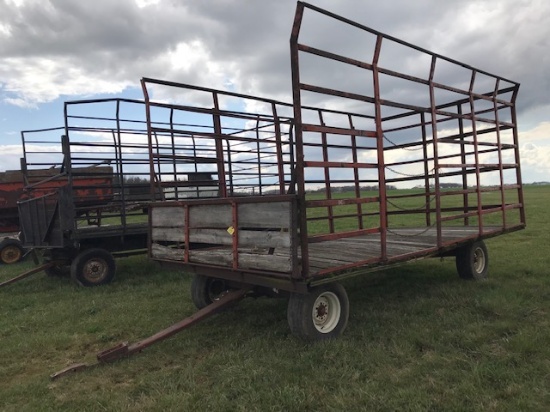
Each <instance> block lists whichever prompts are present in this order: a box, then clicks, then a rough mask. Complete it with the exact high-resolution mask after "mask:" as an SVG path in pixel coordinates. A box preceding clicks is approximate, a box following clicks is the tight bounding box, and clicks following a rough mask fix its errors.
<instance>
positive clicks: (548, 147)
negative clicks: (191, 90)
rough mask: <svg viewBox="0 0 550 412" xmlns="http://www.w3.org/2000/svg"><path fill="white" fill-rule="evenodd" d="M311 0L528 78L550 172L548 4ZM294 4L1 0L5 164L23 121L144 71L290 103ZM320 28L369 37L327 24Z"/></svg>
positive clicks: (327, 34)
mask: <svg viewBox="0 0 550 412" xmlns="http://www.w3.org/2000/svg"><path fill="white" fill-rule="evenodd" d="M310 2H311V3H313V4H315V5H318V6H320V7H322V8H325V9H328V10H331V11H333V12H335V13H336V14H340V15H342V16H345V17H348V18H351V19H353V20H355V21H358V22H360V23H362V24H364V25H366V26H369V27H372V28H374V29H377V30H380V31H382V32H384V33H386V34H389V35H392V36H395V37H398V38H402V39H404V40H407V41H409V42H411V43H414V44H417V45H419V46H421V47H424V48H426V49H429V50H432V51H434V52H437V53H439V54H442V55H446V56H449V57H452V58H454V59H457V60H460V61H463V62H465V63H467V64H469V65H471V66H474V67H476V68H479V69H483V70H486V71H488V72H491V73H495V74H498V75H501V76H503V77H505V78H508V79H511V80H514V81H517V82H520V83H521V88H520V94H519V99H518V114H519V130H520V138H521V147H522V166H523V177H524V180H525V181H526V182H532V181H541V180H550V57H549V55H550V53H549V51H550V40H549V39H550V28H549V27H550V25H549V24H548V17H550V2H548V1H547V0H513V1H512V0H461V1H458V0H453V1H441V0H415V1H411V0H386V1H384V2H376V1H368V0H339V1H329V0H311V1H310ZM295 8H296V2H295V1H293V0H277V1H268V0H168V1H167V0H116V1H114V0H94V1H74V0H50V1H48V0H0V170H5V169H14V168H18V167H19V163H18V157H20V155H21V149H20V144H19V132H20V130H25V129H36V128H45V127H53V126H59V125H61V124H62V122H63V117H62V116H63V111H62V109H63V105H62V102H63V101H64V100H74V99H81V98H84V97H85V98H89V97H95V96H99V97H107V96H113V97H114V96H117V97H118V96H128V97H133V98H140V97H141V89H140V88H139V79H140V78H142V77H153V78H160V79H166V80H172V81H178V82H184V83H190V84H197V85H201V86H207V87H213V88H221V89H224V88H225V89H230V90H234V91H237V92H241V93H249V94H254V95H260V96H265V97H271V98H276V99H280V100H284V101H290V100H291V84H290V59H289V36H290V29H291V25H292V22H293V16H294V11H295ZM311 30H312V35H313V36H319V37H322V38H333V39H337V40H343V41H344V43H346V42H347V43H349V47H361V44H356V42H354V41H353V39H349V42H348V41H347V39H340V38H339V36H344V35H345V33H340V32H339V31H337V30H336V31H334V30H332V28H329V27H325V26H323V25H321V24H320V25H318V26H315V27H313V28H312V29H311ZM357 43H359V42H357Z"/></svg>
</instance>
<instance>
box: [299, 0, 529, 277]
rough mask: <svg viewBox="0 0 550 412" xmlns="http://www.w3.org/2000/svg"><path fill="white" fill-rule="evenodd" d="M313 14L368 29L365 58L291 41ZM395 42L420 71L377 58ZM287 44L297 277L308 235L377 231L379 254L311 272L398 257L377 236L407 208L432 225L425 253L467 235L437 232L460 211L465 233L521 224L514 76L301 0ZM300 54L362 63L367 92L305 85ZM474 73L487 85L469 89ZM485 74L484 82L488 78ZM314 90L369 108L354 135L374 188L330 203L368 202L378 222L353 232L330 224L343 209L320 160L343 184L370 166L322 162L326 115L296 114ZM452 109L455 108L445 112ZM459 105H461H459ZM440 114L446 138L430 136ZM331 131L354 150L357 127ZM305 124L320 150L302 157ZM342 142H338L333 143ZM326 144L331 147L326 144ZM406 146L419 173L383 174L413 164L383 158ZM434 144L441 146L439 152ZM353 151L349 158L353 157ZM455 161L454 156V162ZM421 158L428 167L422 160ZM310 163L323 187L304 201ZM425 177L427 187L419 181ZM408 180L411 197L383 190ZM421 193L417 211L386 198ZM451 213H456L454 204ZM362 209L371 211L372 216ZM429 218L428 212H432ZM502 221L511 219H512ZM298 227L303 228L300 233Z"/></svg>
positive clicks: (323, 101)
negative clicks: (461, 81) (491, 219)
mask: <svg viewBox="0 0 550 412" xmlns="http://www.w3.org/2000/svg"><path fill="white" fill-rule="evenodd" d="M306 14H308V15H317V16H322V17H323V18H325V19H327V18H328V19H330V20H332V21H333V22H334V21H335V22H337V23H338V24H341V25H342V26H348V27H352V28H353V29H354V30H356V31H357V32H358V33H362V34H363V35H369V36H371V37H372V38H373V44H374V46H373V50H372V58H371V59H370V60H359V59H357V58H349V57H347V56H344V55H339V54H337V53H335V52H334V51H333V50H332V49H331V50H330V51H327V50H323V49H321V48H319V47H317V46H316V47H314V46H310V45H307V44H303V43H301V42H300V34H301V32H302V31H304V24H305V23H304V22H303V21H304V16H305V15H306ZM346 41H347V42H350V41H354V39H351V38H350V39H347V40H346ZM390 43H391V44H393V45H399V46H400V47H402V48H404V49H408V50H409V51H411V50H412V51H414V52H415V53H417V54H419V55H422V56H425V57H427V58H429V60H430V61H431V63H430V66H429V71H428V75H427V76H426V77H419V76H418V75H415V74H409V73H406V72H400V71H398V70H395V69H392V68H388V67H385V66H383V65H382V64H381V62H380V57H381V54H383V52H384V48H385V45H389V44H390ZM290 49H291V69H292V85H293V104H294V121H295V125H296V153H297V157H296V163H297V167H296V176H297V187H298V195H299V199H300V201H301V202H303V203H304V210H305V211H306V213H302V222H301V236H302V258H303V259H304V261H305V262H306V263H304V272H303V275H304V277H307V276H308V275H310V273H309V272H308V268H307V262H308V261H309V260H310V259H309V258H310V252H309V250H308V249H310V246H311V245H312V244H313V243H314V242H319V241H321V242H323V241H333V240H337V239H344V238H347V237H354V236H361V235H363V234H364V233H365V232H366V231H371V232H379V235H380V254H379V255H378V257H375V258H371V259H368V260H364V261H358V262H355V263H352V264H348V265H345V266H341V267H340V268H336V267H333V268H330V269H326V270H324V271H322V273H321V272H320V273H319V274H320V275H322V274H323V273H326V274H331V273H334V272H337V271H338V270H340V269H350V268H354V267H359V266H363V265H365V264H380V263H384V262H388V263H390V262H391V261H394V260H396V259H401V257H400V256H397V257H391V258H390V257H389V256H388V251H387V246H388V239H387V235H388V234H389V233H390V232H391V230H392V227H391V224H389V220H388V218H389V217H391V216H397V215H405V214H410V215H411V216H413V215H414V214H417V213H424V214H425V226H426V227H431V226H434V227H435V230H436V242H435V244H434V245H433V248H429V249H427V250H428V251H430V254H434V253H440V252H442V251H443V250H444V249H445V248H447V247H449V246H450V245H454V246H456V245H457V244H458V243H461V241H462V242H465V241H468V240H469V239H470V236H468V237H464V239H461V240H460V241H457V240H456V239H453V240H452V241H451V242H449V241H447V240H445V236H444V233H443V232H444V230H445V229H446V224H447V223H449V222H452V223H453V224H456V222H458V221H459V220H460V219H462V221H463V225H464V226H469V222H470V221H471V220H472V218H475V220H476V221H477V227H478V230H477V231H476V233H475V234H474V235H473V237H474V238H483V237H487V236H489V235H493V234H494V232H495V230H496V231H497V232H498V233H505V232H507V231H512V230H517V229H521V228H523V227H524V226H525V214H524V205H523V189H522V183H521V172H520V159H519V146H518V142H517V122H516V120H517V119H516V113H515V101H516V97H517V92H518V89H519V84H518V83H516V82H514V81H511V80H508V79H505V78H503V77H501V76H497V75H493V74H490V73H487V72H485V71H483V70H479V69H476V68H473V67H471V66H468V65H466V64H464V63H462V62H458V61H456V60H453V59H450V58H447V57H444V56H442V55H439V54H437V53H432V52H430V51H428V50H426V49H423V48H421V47H418V46H415V45H412V44H410V43H407V42H404V41H402V40H399V39H397V38H395V37H392V36H388V35H386V34H383V33H381V32H379V31H376V30H373V29H371V28H369V27H366V26H364V25H362V24H359V23H356V22H354V21H351V20H349V19H346V18H344V17H341V16H338V15H336V14H334V13H331V12H329V11H326V10H323V9H321V8H319V7H317V6H314V5H311V4H307V3H304V2H298V4H297V8H296V15H295V19H294V25H293V28H292V34H291V38H290ZM362 50H365V55H368V49H365V48H362ZM307 56H314V57H315V58H317V59H318V60H319V59H321V60H322V61H324V62H332V63H335V62H336V63H338V64H340V65H341V66H353V67H357V68H359V69H362V70H363V71H364V72H365V75H364V76H363V78H364V79H368V78H369V75H370V78H371V79H372V80H371V81H372V86H373V94H372V95H365V94H359V93H356V92H355V91H354V90H343V89H338V88H329V87H327V86H326V85H325V84H323V85H322V86H320V85H316V84H314V83H311V82H309V83H305V82H303V81H302V80H301V78H302V76H303V71H304V70H306V69H304V68H302V66H301V59H302V58H305V57H307ZM439 64H447V65H449V66H452V67H456V68H460V69H462V70H466V71H468V72H469V73H470V82H469V85H468V86H467V87H465V88H461V87H459V86H457V85H455V84H452V83H450V84H445V83H443V82H440V81H436V73H437V67H438V65H439ZM315 67H316V68H317V69H318V68H319V67H323V63H322V62H317V64H316V66H315ZM334 67H335V66H334V65H333V66H331V70H334ZM381 75H384V76H385V77H386V78H389V79H399V80H401V81H405V82H406V83H408V84H417V85H422V86H427V88H428V94H429V102H430V104H429V105H428V106H419V105H413V104H410V103H405V102H399V101H395V100H391V99H390V98H388V97H386V95H387V94H388V93H386V91H385V90H384V88H383V87H382V85H381V83H380V76H381ZM476 76H483V77H485V78H486V79H489V80H490V82H492V83H493V86H492V87H491V86H490V85H489V87H488V89H487V90H485V91H483V92H480V91H478V90H476V86H477V84H478V83H477V80H476ZM490 82H489V83H490ZM441 91H445V92H450V93H452V94H453V95H454V96H456V98H455V99H454V100H451V101H449V100H448V99H447V100H445V101H440V100H438V96H437V95H438V93H440V92H441ZM305 94H306V95H308V97H310V96H311V95H315V96H316V102H317V104H318V105H319V106H321V107H331V99H332V98H335V97H337V98H340V99H347V100H348V101H350V102H356V103H361V104H362V105H363V108H364V110H363V111H361V112H359V111H357V110H355V111H353V112H350V113H349V117H350V119H351V118H353V116H357V115H365V114H366V113H369V112H371V113H372V112H373V122H372V125H373V127H372V129H371V132H369V131H366V133H364V135H369V134H370V133H373V134H374V135H375V139H376V157H377V161H376V165H375V167H376V169H377V170H378V182H376V185H377V189H378V190H377V193H376V194H377V195H376V196H370V197H369V196H366V195H362V196H361V195H359V194H358V193H357V190H356V191H355V197H354V198H346V199H341V200H340V202H342V203H344V202H349V203H353V202H356V203H357V204H365V203H367V202H369V201H371V202H372V201H374V202H377V203H378V204H379V210H378V212H377V213H373V214H372V215H374V216H378V217H379V224H378V225H374V226H371V227H370V228H366V229H365V228H364V226H363V225H361V224H360V225H357V228H356V229H354V230H351V231H349V230H346V231H342V230H335V229H334V222H335V221H336V219H341V218H344V219H345V218H347V217H348V216H347V215H344V216H337V215H335V213H334V200H333V199H332V197H333V196H331V192H330V190H329V189H328V188H329V187H330V186H331V183H332V184H333V187H335V186H337V184H334V182H330V179H329V177H328V175H329V174H328V172H327V170H328V169H329V168H333V169H335V168H338V167H340V168H343V167H353V168H354V172H355V174H354V177H353V179H350V180H349V181H348V182H345V183H349V186H354V187H358V186H360V185H361V184H362V183H363V182H361V181H360V180H359V179H358V178H357V170H358V169H364V168H366V167H372V166H371V165H360V164H358V163H357V162H356V161H355V160H354V163H353V164H348V165H345V164H343V163H342V164H341V165H338V164H337V163H336V162H330V161H329V159H328V157H329V156H327V152H328V151H330V150H331V147H330V145H328V146H329V147H327V144H326V141H327V135H326V133H325V131H326V130H328V128H327V125H326V123H325V122H324V121H323V119H322V118H320V121H319V124H318V125H315V124H311V123H306V122H304V121H303V120H302V117H303V114H304V112H306V111H307V110H306V109H304V104H303V99H304V95H305ZM478 103H490V104H491V105H492V107H490V108H485V107H483V105H482V104H479V106H481V107H483V108H479V109H478V108H477V107H476V106H477V105H478ZM453 107H454V108H455V109H454V110H453ZM465 107H467V108H468V109H469V110H467V111H464V110H463V109H464V108H465ZM388 108H391V109H394V110H395V111H397V112H398V113H396V114H391V115H386V116H384V115H383V111H384V110H386V109H388ZM503 111H508V113H507V118H508V119H507V120H502V119H500V118H499V114H500V113H502V112H503ZM396 120H401V121H402V123H403V124H401V125H399V126H394V125H392V122H394V121H396ZM450 122H457V123H458V128H459V131H458V132H457V133H455V134H454V135H451V136H443V137H440V136H439V132H440V131H442V130H443V126H445V125H447V124H449V123H450ZM466 123H467V124H468V126H469V129H470V130H468V131H466V130H465V124H466ZM415 128H420V129H421V135H420V136H419V137H418V138H414V139H412V140H411V139H406V140H405V141H404V142H403V143H401V142H397V143H396V142H393V141H391V140H390V139H389V138H387V136H386V135H387V134H388V133H395V132H400V131H406V130H414V129H415ZM344 129H345V128H342V129H341V130H338V131H337V130H332V132H333V133H338V134H339V135H341V136H345V137H347V136H349V137H350V138H351V140H352V142H351V143H349V146H350V147H352V148H353V151H354V153H355V151H356V142H355V138H356V136H357V134H358V130H356V129H355V128H354V127H353V123H351V122H350V126H349V127H348V128H347V130H344ZM505 130H511V131H512V134H513V139H514V140H513V143H508V144H505V143H503V142H502V141H501V140H502V139H501V134H502V132H503V131H505ZM314 132H318V135H319V137H318V141H319V144H321V145H322V146H323V154H322V157H320V158H315V159H314V160H311V159H312V155H311V154H310V153H308V145H309V147H311V146H312V144H311V143H305V138H306V136H308V138H309V140H308V141H309V142H311V135H312V134H313V133H314ZM482 137H483V138H485V141H483V142H482V141H480V139H481V138H482ZM488 137H491V138H492V139H493V140H492V141H487V139H488ZM342 144H343V143H342ZM452 145H455V146H458V147H459V150H458V151H454V152H452V153H450V154H449V147H451V146H452ZM467 146H469V147H472V148H473V151H472V150H470V151H468V152H467V151H466V147H467ZM332 147H333V148H334V147H336V145H334V144H333V146H332ZM410 148H416V149H419V150H422V151H423V156H422V157H421V158H418V159H417V160H416V163H418V164H423V165H424V166H423V173H419V174H418V175H417V176H407V175H406V174H403V175H402V176H398V177H395V178H388V176H387V175H388V172H389V171H393V169H398V168H404V167H406V166H409V165H413V164H414V162H411V161H402V162H393V163H392V162H388V161H387V160H386V159H385V158H386V154H387V153H390V151H391V150H398V151H399V150H401V151H403V150H406V149H410ZM427 148H430V149H431V150H432V153H433V154H431V155H429V154H428V151H427ZM443 149H445V150H444V152H445V153H443V152H441V153H440V151H441V150H443ZM503 151H512V152H513V156H514V159H515V162H514V163H508V164H506V163H503V155H502V153H503ZM492 152H497V154H498V158H497V159H496V160H495V161H492V162H488V163H483V162H482V160H481V157H482V155H484V156H486V155H487V154H489V153H492ZM472 156H473V158H474V159H473V161H471V162H467V161H466V159H467V157H472ZM355 158H356V157H355V154H354V157H353V159H355ZM457 159H458V160H457ZM429 164H430V165H431V166H430V167H429V166H428V165H429ZM311 167H321V168H324V170H325V173H324V176H325V182H324V183H322V184H320V185H319V186H321V187H323V189H322V193H324V199H317V200H315V201H314V202H312V201H309V202H308V201H307V200H306V198H307V195H306V194H307V192H308V191H310V190H311V189H310V188H312V187H315V184H316V183H318V182H316V181H313V180H311V179H308V178H306V177H305V176H306V175H307V171H308V169H309V168H311ZM507 169H511V170H515V172H516V179H515V181H513V182H512V183H509V182H506V181H505V176H504V170H507ZM490 170H498V171H499V178H498V181H497V182H496V184H495V185H493V186H491V187H487V186H486V185H484V184H483V183H482V181H481V180H482V176H483V174H484V173H485V172H487V171H490ZM455 176H456V177H459V178H460V179H461V186H462V190H448V189H445V188H444V187H443V181H444V180H446V179H448V178H449V177H455ZM468 176H473V177H474V179H475V183H474V184H473V185H472V184H470V185H468V179H467V177H468ZM430 179H431V180H432V181H433V182H434V184H433V186H432V187H430V183H429V180H430ZM409 181H414V182H418V183H419V184H422V185H423V186H424V190H423V192H420V193H414V194H411V195H408V196H407V195H391V194H388V193H387V190H386V189H387V184H392V185H395V184H403V183H405V182H409ZM492 191H498V192H499V194H500V201H499V203H498V204H484V202H483V195H484V194H485V193H490V192H492ZM510 191H515V192H516V194H515V195H514V198H513V199H510V200H508V199H506V195H507V192H510ZM471 194H474V195H475V196H476V199H475V202H474V203H475V205H474V206H472V205H471V204H469V195H471ZM457 195H459V196H462V199H463V201H462V205H460V206H458V207H456V206H454V207H450V206H447V205H445V204H444V203H445V202H444V201H445V198H448V197H451V196H457ZM418 196H423V197H424V199H425V200H426V205H425V208H424V211H422V210H409V211H402V210H395V207H393V206H392V203H394V202H395V201H396V200H404V199H405V198H407V197H408V198H415V197H418ZM430 203H435V207H430ZM323 206H324V207H326V214H325V215H324V216H322V217H319V216H316V214H314V213H311V212H312V211H313V210H314V209H312V207H317V208H319V207H323ZM510 210H518V211H519V214H518V215H517V216H516V218H515V219H510V221H509V220H507V218H506V214H507V212H508V211H510ZM458 211H461V213H459V214H456V212H458ZM489 214H492V216H495V215H498V214H500V215H501V216H502V219H501V221H500V223H497V224H496V226H498V227H499V228H498V229H495V227H494V226H495V223H493V224H492V225H491V227H486V226H485V225H484V218H485V217H487V216H488V215H489ZM372 215H371V216H372ZM368 216H369V215H368V214H367V215H363V214H362V213H361V211H358V212H357V217H358V218H361V217H368ZM434 218H435V219H434ZM511 220H514V221H513V222H512V221H511ZM312 221H325V222H327V227H328V230H327V233H323V234H321V235H317V234H315V233H311V225H308V222H312ZM308 231H309V232H310V233H308ZM423 254H424V251H423V252H420V253H416V254H414V255H418V256H420V255H423Z"/></svg>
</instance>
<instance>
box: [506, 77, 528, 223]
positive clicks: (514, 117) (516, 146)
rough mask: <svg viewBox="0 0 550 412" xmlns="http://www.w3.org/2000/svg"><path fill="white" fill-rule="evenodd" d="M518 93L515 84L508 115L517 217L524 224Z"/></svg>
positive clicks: (517, 87)
mask: <svg viewBox="0 0 550 412" xmlns="http://www.w3.org/2000/svg"><path fill="white" fill-rule="evenodd" d="M518 92H519V84H516V87H515V89H514V92H513V93H512V99H511V103H512V107H511V108H510V112H511V113H510V115H511V117H512V124H513V125H514V127H513V128H512V135H513V138H514V153H515V161H516V183H517V184H518V202H519V204H520V205H521V206H520V209H519V216H520V220H521V223H523V224H525V200H524V197H523V180H522V179H521V162H520V157H519V138H518V118H517V114H516V98H517V96H518Z"/></svg>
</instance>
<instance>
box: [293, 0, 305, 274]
mask: <svg viewBox="0 0 550 412" xmlns="http://www.w3.org/2000/svg"><path fill="white" fill-rule="evenodd" d="M303 15H304V4H303V3H301V2H298V3H297V4H296V15H295V17H294V24H293V26H292V34H291V36H290V67H291V72H292V101H293V103H294V104H293V106H294V124H295V126H296V135H295V138H296V140H295V141H296V167H295V169H294V173H295V176H296V187H297V192H298V212H299V216H298V220H299V226H300V247H301V249H302V276H303V277H304V278H305V277H308V275H309V250H308V236H307V233H308V232H307V214H306V213H307V210H306V194H305V193H306V189H305V182H304V144H303V131H302V100H301V92H300V91H301V84H300V63H299V51H298V36H299V34H300V26H301V24H302V18H303Z"/></svg>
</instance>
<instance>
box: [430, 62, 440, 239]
mask: <svg viewBox="0 0 550 412" xmlns="http://www.w3.org/2000/svg"><path fill="white" fill-rule="evenodd" d="M436 63H437V56H435V55H433V56H432V64H431V66H430V79H429V87H430V106H431V121H432V141H433V146H434V158H433V161H434V185H435V188H434V189H435V219H436V230H437V247H441V246H442V245H443V236H442V233H441V188H440V186H439V150H438V144H437V143H438V142H437V114H436V104H435V93H434V81H433V80H434V75H435V65H436Z"/></svg>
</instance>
